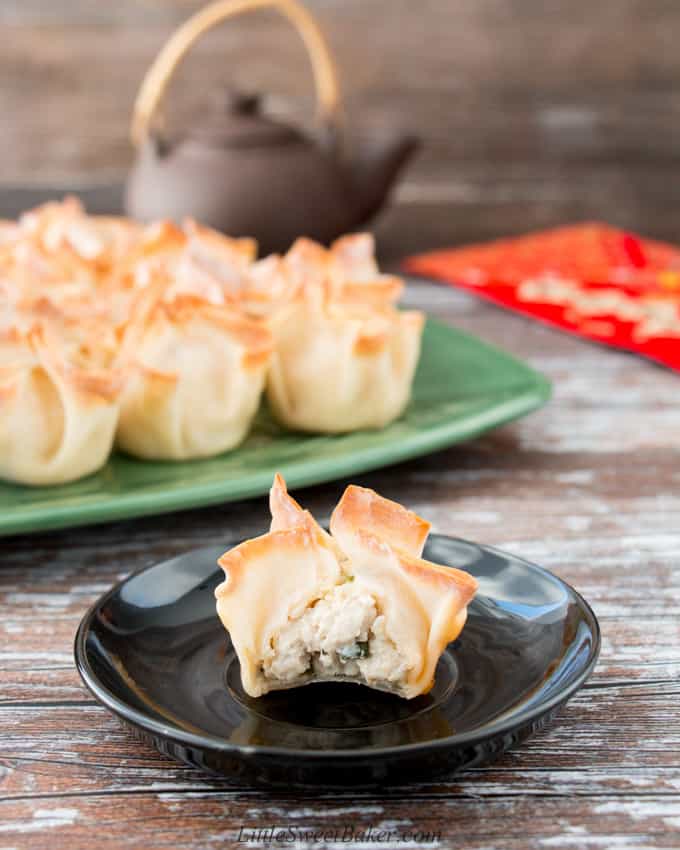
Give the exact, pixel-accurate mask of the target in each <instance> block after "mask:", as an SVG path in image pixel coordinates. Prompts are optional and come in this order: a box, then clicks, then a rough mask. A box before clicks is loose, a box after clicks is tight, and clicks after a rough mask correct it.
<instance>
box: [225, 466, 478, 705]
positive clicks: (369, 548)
mask: <svg viewBox="0 0 680 850" xmlns="http://www.w3.org/2000/svg"><path fill="white" fill-rule="evenodd" d="M270 505H271V511H272V528H271V531H270V532H269V533H268V534H265V535H263V536H262V537H256V538H254V539H252V540H247V541H246V542H245V543H242V544H240V545H239V546H237V547H235V548H234V549H231V550H230V551H228V552H226V553H225V554H224V555H223V556H222V557H221V558H220V559H219V563H220V565H221V566H222V567H223V569H224V571H225V574H226V578H225V581H224V582H223V583H222V584H220V585H219V586H218V587H217V589H216V590H215V596H216V598H217V613H218V615H219V617H220V619H221V620H222V623H223V624H224V626H225V628H226V629H227V630H228V632H229V635H230V638H231V641H232V644H233V646H234V649H235V651H236V653H237V655H238V658H239V661H240V664H241V680H242V683H243V687H244V689H245V690H246V692H247V693H248V694H250V696H253V697H257V696H261V695H262V694H265V693H267V692H268V691H271V690H279V689H282V688H289V687H296V686H298V685H304V684H307V683H309V682H313V681H353V682H359V683H363V684H367V685H369V686H370V687H374V688H378V689H381V690H386V691H389V692H391V693H396V694H398V695H400V696H403V697H406V698H408V699H411V698H413V697H415V696H418V695H420V694H423V693H426V692H427V691H428V690H429V689H430V688H431V687H432V684H433V681H434V671H435V667H436V665H437V661H438V660H439V657H440V655H441V653H442V652H443V650H444V648H445V647H446V645H447V644H448V643H450V642H451V641H452V640H454V639H455V638H456V637H457V636H458V634H459V633H460V631H461V629H462V628H463V626H464V624H465V619H466V616H467V604H468V603H469V601H470V600H471V599H472V597H473V596H474V594H475V592H476V589H477V582H476V581H475V579H474V578H472V576H470V575H469V574H468V573H465V572H463V571H461V570H456V569H451V568H448V567H441V566H438V565H436V564H432V563H429V562H428V561H424V560H422V559H421V558H420V553H421V551H422V548H423V545H424V542H425V539H426V537H427V533H428V531H429V524H428V523H426V522H425V521H424V520H422V519H420V517H418V516H416V515H415V514H414V513H412V512H411V511H408V510H406V509H405V508H403V507H401V506H400V505H398V504H396V503H395V502H391V501H389V500H387V499H383V498H381V497H380V496H378V495H377V494H376V493H374V492H373V491H372V490H366V489H364V488H361V487H355V486H350V487H348V488H347V489H346V491H345V494H344V495H343V497H342V499H341V500H340V502H339V504H338V506H337V507H336V509H335V511H334V512H333V516H332V518H331V534H330V535H329V534H328V533H326V532H325V531H323V530H322V529H321V528H320V527H319V526H318V525H317V524H316V522H315V521H314V519H313V518H312V516H311V515H310V514H309V513H308V512H307V511H304V510H302V508H300V506H299V505H298V504H297V503H296V502H295V501H294V500H293V499H291V498H290V496H288V494H287V492H286V489H285V483H284V481H283V479H282V478H281V477H280V476H276V478H275V480H274V485H273V487H272V490H271V496H270ZM362 606H363V609H364V611H365V612H367V613H368V619H366V618H364V620H365V622H362V621H361V608H362ZM321 609H323V610H322V613H321V615H319V616H317V614H318V612H319V610H321ZM357 612H359V614H357ZM354 650H356V652H355V651H354Z"/></svg>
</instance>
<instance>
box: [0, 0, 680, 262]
mask: <svg viewBox="0 0 680 850" xmlns="http://www.w3.org/2000/svg"><path fill="white" fill-rule="evenodd" d="M201 5H202V4H201V3H199V2H195V0H116V2H110V3H109V2H107V3H104V2H91V1H90V2H87V0H61V2H54V0H3V2H2V4H1V5H0V26H1V28H2V45H1V46H2V49H1V50H0V116H2V119H1V123H0V187H1V186H8V185H17V184H20V185H21V184H26V183H32V184H44V183H46V182H49V183H53V184H54V183H57V184H60V185H63V186H68V187H71V186H82V185H90V184H99V183H107V182H111V181H120V180H121V178H122V177H123V175H124V174H125V171H126V168H127V166H128V164H129V162H130V158H131V154H132V151H131V148H130V145H129V143H128V138H127V132H128V124H129V118H130V112H131V106H132V102H133V100H134V96H135V93H136V90H137V87H138V85H139V83H140V81H141V78H142V75H143V73H144V71H145V70H146V68H147V67H148V65H149V64H150V62H151V61H152V59H153V58H154V56H155V55H156V52H157V51H158V49H159V48H160V47H161V45H162V44H163V42H164V40H165V39H166V38H167V36H168V35H169V34H170V32H171V31H172V30H173V28H174V27H175V26H176V25H177V24H179V23H180V22H181V21H182V20H183V19H184V18H185V17H187V16H188V15H189V14H190V13H191V12H193V11H195V10H196V9H197V8H199V7H200V6H201ZM307 5H308V6H309V7H310V8H311V9H312V10H313V11H314V12H315V13H316V14H317V15H318V18H319V20H320V21H321V23H322V25H323V27H324V29H325V31H326V32H327V34H328V36H329V39H330V41H331V43H332V46H333V48H334V52H335V54H336V57H337V61H338V65H339V68H340V71H341V76H342V82H343V89H344V93H345V99H346V105H347V111H348V114H349V117H350V124H351V125H352V126H354V127H355V126H358V125H359V124H360V123H368V124H381V123H387V122H390V121H395V122H398V123H400V124H402V125H403V126H404V127H406V128H410V129H413V130H415V131H417V132H419V133H420V134H421V135H422V136H423V137H424V139H425V142H426V147H425V149H424V151H423V152H422V154H421V155H420V157H419V159H418V160H417V162H416V163H414V165H413V167H412V168H411V169H410V170H409V172H408V175H407V177H406V179H405V181H404V182H403V183H402V184H401V185H400V187H399V189H398V192H397V195H396V198H397V200H398V202H399V203H398V205H397V206H396V208H395V209H393V210H392V211H391V212H390V213H388V214H387V216H386V217H384V218H383V219H382V221H381V224H380V227H379V232H380V233H381V234H382V235H383V237H384V239H388V240H389V239H390V238H391V236H390V235H391V234H394V233H396V232H399V233H400V237H399V246H398V247H399V248H400V249H401V250H402V251H406V250H413V249H415V248H420V247H424V246H429V245H436V244H444V243H447V242H461V241H465V240H468V239H478V238H484V237H486V236H491V235H500V234H503V233H509V232H519V231H522V230H527V229H530V228H534V227H541V226H546V225H550V224H556V223H561V222H567V221H575V220H579V219H585V218H599V219H607V220H609V221H610V222H612V223H614V224H619V225H623V226H626V227H632V228H636V229H638V230H639V231H641V232H643V233H647V234H650V235H654V236H658V237H664V238H669V239H678V238H680V145H679V144H678V127H679V126H680V94H678V91H677V90H678V80H679V79H680V47H679V45H680V38H679V36H680V3H679V2H677V0H597V2H592V0H570V2H567V0H563V2H557V1H556V0H418V2H416V1H415V0H307ZM226 84H232V85H237V86H241V87H245V88H248V89H253V88H255V89H258V88H259V89H263V90H266V91H271V92H274V93H275V97H273V98H272V101H271V104H270V105H271V106H272V107H273V108H275V109H279V110H282V109H283V110H286V109H289V108H290V105H291V104H290V98H293V103H294V108H295V109H296V110H297V111H299V112H300V113H301V114H302V115H311V113H312V107H313V100H312V87H311V78H310V74H309V68H308V64H307V60H306V58H305V55H304V52H303V49H302V47H301V42H299V40H298V39H297V36H296V35H295V34H294V33H293V31H292V30H291V29H290V28H289V26H288V24H287V23H285V22H284V21H283V20H282V19H280V18H278V16H277V15H276V14H275V13H273V12H258V13H255V14H250V15H248V16H244V17H241V18H239V19H236V20H234V21H231V22H227V23H225V24H223V25H222V26H221V27H219V28H218V29H217V30H216V31H214V32H213V33H211V34H210V35H209V36H208V37H207V38H206V39H205V40H204V41H202V42H200V43H199V45H198V46H197V47H196V48H195V50H194V51H193V52H192V54H191V55H190V57H189V59H188V60H187V62H186V63H185V64H184V65H183V66H182V69H181V73H180V74H179V75H178V77H177V79H176V82H175V84H174V85H173V87H172V90H171V92H170V96H169V98H168V101H167V108H166V113H167V114H168V116H170V117H171V119H172V121H173V122H174V123H175V124H176V125H181V123H182V121H183V120H186V116H187V114H188V113H190V112H191V111H192V110H199V111H200V108H201V107H202V106H204V105H205V104H206V103H208V102H209V101H210V100H211V99H212V100H213V101H215V100H219V93H220V91H221V87H223V86H224V85H226ZM676 173H677V174H678V176H677V178H676V176H675V175H676ZM414 207H417V208H418V209H422V212H423V219H424V220H427V233H426V234H425V233H419V232H418V223H417V222H418V219H419V216H417V215H415V216H414V214H413V213H414ZM435 208H436V210H437V214H436V215H434V214H433V213H434V210H435ZM404 217H408V221H409V222H415V223H414V224H413V225H412V226H411V225H410V226H409V227H408V228H404V226H403V223H404V222H403V221H402V219H403V218H404ZM405 230H406V231H407V233H406V234H405V233H404V231H405ZM396 247H397V246H394V248H396Z"/></svg>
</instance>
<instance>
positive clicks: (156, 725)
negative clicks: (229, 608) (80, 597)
mask: <svg viewBox="0 0 680 850" xmlns="http://www.w3.org/2000/svg"><path fill="white" fill-rule="evenodd" d="M436 538H439V539H445V540H448V541H451V542H454V543H463V544H466V545H472V546H475V547H477V548H479V549H483V550H485V551H488V552H492V553H494V554H496V555H500V556H501V557H503V558H505V559H510V560H512V561H514V562H516V563H517V562H519V563H521V564H522V565H523V566H525V567H528V568H529V569H530V570H531V571H534V572H538V573H540V574H541V575H544V576H548V577H550V578H551V579H554V580H556V581H557V582H559V584H560V585H562V586H563V587H565V588H566V589H567V591H568V592H569V593H570V595H571V596H572V597H573V598H574V599H575V600H576V602H577V603H578V604H579V606H580V609H581V611H582V612H583V613H584V614H585V618H586V620H587V621H588V623H589V626H590V629H591V635H592V637H593V643H592V646H591V649H590V652H589V655H588V658H587V660H586V662H585V663H584V665H583V667H582V668H581V670H580V672H579V674H578V675H577V676H576V678H575V679H573V680H572V681H571V682H570V683H569V684H568V685H567V686H566V687H564V688H562V689H561V690H560V691H559V692H558V693H556V694H555V695H553V697H551V698H550V699H549V700H546V701H543V702H540V703H539V704H538V705H536V706H534V707H533V708H531V709H523V710H520V711H519V712H517V713H514V714H510V716H509V717H508V716H507V712H504V713H503V714H502V715H501V717H500V718H499V719H498V720H496V721H494V722H493V723H492V724H491V726H486V727H485V728H484V731H478V730H471V731H470V732H465V733H460V734H454V735H449V736H447V737H445V738H436V739H434V740H431V741H426V742H415V743H410V744H402V745H396V746H387V747H357V748H355V749H349V750H347V749H340V750H338V749H327V750H314V749H311V750H310V749H299V748H295V747H280V746H271V745H264V746H263V745H257V744H234V743H231V742H229V741H227V740H226V739H224V738H220V737H218V736H214V735H210V734H209V733H205V734H196V733H193V732H188V731H185V730H183V729H179V728H178V727H175V726H170V725H166V724H164V723H162V722H161V721H157V720H155V719H154V718H151V717H149V716H148V715H146V714H145V713H143V712H141V711H139V710H138V709H136V708H133V707H130V706H129V705H128V704H127V703H125V702H123V701H122V700H120V699H119V698H118V697H117V696H116V695H115V694H113V693H112V692H111V691H109V690H108V689H107V688H106V687H105V686H104V685H102V684H101V683H100V681H99V679H98V678H97V677H96V676H95V674H94V673H93V671H92V668H91V666H90V664H89V662H88V658H87V651H86V638H87V632H88V630H89V628H90V626H91V622H92V620H93V619H94V616H95V614H96V612H97V610H98V609H99V608H100V607H101V606H102V605H103V604H104V603H105V602H106V601H107V600H108V599H109V598H110V597H111V596H113V595H114V594H115V593H116V592H117V591H118V590H119V589H120V588H121V587H122V586H123V585H124V584H125V583H126V582H128V581H129V580H130V579H132V578H134V577H136V576H138V575H140V574H142V573H144V572H146V571H147V570H150V569H153V568H154V567H157V566H159V564H162V563H165V561H160V562H156V563H153V564H147V565H146V566H144V567H141V568H140V569H138V570H134V571H133V572H131V573H130V574H129V575H128V576H126V577H125V578H123V579H121V580H120V581H118V582H116V583H115V584H114V585H113V586H112V587H111V588H110V589H109V590H108V591H106V593H104V594H102V596H100V597H99V598H98V599H97V600H96V601H95V602H94V603H93V604H92V605H91V606H90V607H89V609H88V610H87V612H86V613H85V615H84V616H83V618H82V620H81V621H80V624H79V625H78V629H77V631H76V635H75V638H74V643H73V655H74V661H75V666H76V669H77V671H78V674H79V676H80V678H81V680H82V682H83V684H84V685H85V687H86V688H87V690H88V691H89V693H90V694H91V695H92V696H93V697H94V698H95V700H97V701H98V702H99V703H100V704H102V705H103V706H104V707H105V708H107V709H108V710H109V711H111V712H113V713H114V714H116V715H117V716H118V717H120V718H121V719H122V720H124V721H125V722H126V723H129V724H131V725H132V726H136V727H137V728H139V729H141V730H143V731H144V732H145V733H147V734H150V735H152V736H159V737H161V738H163V739H166V740H170V741H172V742H174V743H177V744H179V745H181V746H189V747H191V746H193V747H200V748H203V749H211V750H212V751H214V752H219V753H220V754H227V755H233V756H235V757H238V758H249V757H255V756H257V757H260V756H262V757H273V758H281V757H288V758H291V759H295V760H306V761H310V762H318V761H324V760H326V761H327V760H340V761H351V760H352V759H354V760H356V759H364V758H372V757H373V758H390V757H392V758H398V757H399V756H401V755H408V754H409V753H411V754H412V753H414V752H419V751H422V752H428V753H429V752H433V751H440V750H445V749H451V748H455V747H459V746H468V745H474V744H476V743H479V742H481V741H485V740H487V739H489V738H490V737H494V738H496V737H498V736H501V735H506V734H510V733H512V732H514V731H515V730H516V729H517V728H519V727H522V726H525V725H527V724H533V723H534V722H535V721H537V720H539V719H540V718H542V717H545V716H549V715H550V714H551V713H552V712H553V711H555V710H557V709H558V708H559V707H560V706H561V705H563V704H564V703H565V702H567V701H568V700H569V699H571V697H573V696H574V694H575V693H576V692H577V691H579V690H580V689H581V688H582V687H583V685H584V684H585V682H586V681H587V680H588V678H589V677H590V676H591V674H592V672H593V670H594V669H595V667H596V665H597V662H598V659H599V655H600V650H601V645H602V633H601V628H600V624H599V621H598V619H597V616H596V615H595V612H594V611H593V609H592V607H591V606H590V604H589V603H588V602H587V601H586V599H585V598H584V597H583V596H582V595H581V594H580V593H579V592H578V591H577V590H576V589H575V588H574V587H573V586H572V585H570V584H569V583H568V582H566V581H565V580H564V579H562V578H561V577H560V576H558V575H556V574H555V573H553V572H552V571H551V570H548V569H546V568H545V567H541V566H539V565H538V564H534V563H532V562H531V561H527V560H526V559H525V558H522V557H520V556H518V555H514V554H512V553H511V552H507V551H505V550H503V549H499V548H498V547H496V546H489V545H486V544H484V543H477V542H475V541H473V540H466V539H465V538H462V537H454V536H452V535H449V534H431V535H430V539H436ZM227 545H229V544H227ZM215 548H217V547H215V546H203V547H199V548H197V549H190V550H188V551H187V552H183V553H180V554H179V555H176V556H174V557H173V558H168V559H166V560H167V561H171V560H174V558H177V557H180V558H181V557H186V556H187V555H190V554H191V553H195V552H201V551H204V550H206V549H211V550H214V549H215ZM215 616H217V615H215Z"/></svg>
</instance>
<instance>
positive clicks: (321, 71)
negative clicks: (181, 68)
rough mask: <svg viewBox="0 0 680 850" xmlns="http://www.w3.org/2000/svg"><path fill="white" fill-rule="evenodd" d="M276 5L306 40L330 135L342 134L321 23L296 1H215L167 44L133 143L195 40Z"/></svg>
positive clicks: (136, 118) (151, 75) (140, 106)
mask: <svg viewBox="0 0 680 850" xmlns="http://www.w3.org/2000/svg"><path fill="white" fill-rule="evenodd" d="M266 8H271V9H276V10H278V11H279V12H280V13H281V14H282V15H283V16H284V17H286V18H288V20H289V21H290V22H291V23H292V24H293V25H294V26H295V28H296V29H297V31H298V33H299V34H300V36H301V37H302V40H303V41H304V43H305V47H306V48H307V52H308V54H309V58H310V61H311V63H312V70H313V72H314V82H315V85H316V97H317V113H318V117H319V119H320V120H321V121H322V122H323V123H324V124H325V125H326V126H327V127H328V129H329V130H330V132H331V138H335V137H337V135H339V132H338V131H339V127H340V123H341V121H340V91H339V85H338V75H337V71H336V68H335V63H334V61H333V58H332V56H331V53H330V50H329V47H328V44H327V42H326V39H325V38H324V36H323V34H322V32H321V30H320V29H319V26H318V24H317V23H316V21H315V20H314V18H313V17H312V15H311V14H310V12H308V11H307V9H305V8H304V6H302V5H301V4H300V3H298V2H297V0H216V2H214V3H210V4H209V5H208V6H206V7H205V8H203V9H201V10H200V11H199V12H197V13H196V14H195V15H192V16H191V17H190V18H189V19H188V20H186V21H185V22H184V23H183V24H182V25H181V26H180V27H179V28H178V29H177V30H175V32H174V33H173V34H172V35H171V36H170V38H169V39H168V41H167V42H166V43H165V45H164V46H163V48H162V49H161V52H160V53H159V54H158V56H157V57H156V59H155V61H154V63H153V64H152V65H151V67H150V68H149V70H148V71H147V72H146V75H145V77H144V79H143V81H142V85H141V87H140V89H139V92H138V94H137V98H136V100H135V105H134V111H133V115H132V125H131V128H130V136H131V138H132V143H133V144H134V145H140V144H141V143H142V142H144V140H145V139H146V138H147V137H148V135H149V132H150V128H151V123H152V119H153V116H154V114H155V112H156V110H157V108H158V106H159V104H160V101H161V99H162V97H163V94H164V92H165V89H166V87H167V85H168V83H169V82H170V78H171V76H172V74H173V73H174V71H175V69H176V68H177V66H178V65H179V63H180V62H181V61H182V59H183V58H184V56H185V54H186V53H187V52H188V51H189V49H190V48H191V46H192V45H193V44H194V42H195V41H196V40H197V39H198V38H200V36H201V35H203V33H205V32H206V31H207V30H209V29H211V28H212V27H213V26H215V25H216V24H218V23H220V22H221V21H223V20H225V19H226V18H230V17H232V16H234V15H238V14H240V13H241V12H249V11H253V10H254V9H266Z"/></svg>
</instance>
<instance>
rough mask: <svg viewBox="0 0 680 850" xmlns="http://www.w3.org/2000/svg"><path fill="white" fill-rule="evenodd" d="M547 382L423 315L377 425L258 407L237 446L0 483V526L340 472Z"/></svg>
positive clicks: (490, 420) (470, 423) (199, 500)
mask: <svg viewBox="0 0 680 850" xmlns="http://www.w3.org/2000/svg"><path fill="white" fill-rule="evenodd" d="M549 396H550V384H549V383H548V381H547V380H546V379H545V378H544V377H543V376H542V375H539V374H538V373H537V372H534V371H533V370H532V369H530V368H529V367H528V366H526V365H525V364H524V363H522V362H520V361H519V360H515V359H514V358H513V357H510V356H509V355H507V354H505V353H503V352H502V351H499V350H498V349H496V348H493V347H492V346H490V345H487V344H485V343H483V342H481V341H480V340H478V339H475V338H474V337H471V336H468V335H467V334H464V333H461V331H458V330H455V329H454V328H452V327H449V326H447V325H443V324H440V323H439V322H435V321H433V320H428V322H427V326H426V328H425V334H424V337H423V351H422V356H421V359H420V364H419V366H418V372H417V374H416V379H415V386H414V391H413V399H412V401H411V404H410V405H409V407H408V409H407V411H406V413H405V414H404V416H402V417H401V419H399V420H398V421H397V422H395V423H393V424H392V425H390V426H389V427H387V428H384V429H383V430H381V431H359V432H356V433H353V434H344V435H340V436H322V435H318V436H314V435H307V434H298V433H292V432H290V431H286V430H285V429H283V428H281V427H280V426H278V425H277V424H276V423H275V422H273V421H272V419H271V418H270V417H269V415H268V414H267V411H266V410H264V409H263V410H261V411H260V413H259V414H258V417H257V421H256V423H255V427H254V428H253V430H252V432H251V434H250V436H249V437H248V439H247V440H246V441H245V443H243V444H242V445H241V446H239V448H237V449H234V450H233V451H231V452H227V453H225V454H223V455H219V456H218V457H214V458H210V459H208V460H199V461H186V462H182V463H171V462H162V463H159V462H150V461H141V460H135V459H133V458H130V457H127V456H124V455H120V454H114V455H113V456H112V457H111V459H110V460H109V462H108V463H107V464H106V466H105V467H104V468H103V469H101V470H100V471H99V472H97V473H95V474H94V475H90V476H89V477H87V478H83V479H82V480H80V481H76V482H75V483H73V484H64V485H61V486H58V487H23V486H18V485H13V484H4V483H0V535H4V534H11V533H15V532H20V531H24V532H25V531H39V530H42V529H48V528H64V527H67V526H75V525H85V524H87V523H94V522H102V521H105V520H113V519H121V518H123V517H135V516H142V515H144V514H160V513H164V512H167V511H174V510H178V509H179V508H193V507H198V506H200V505H210V504H214V503H216V502H228V501H234V500H236V499H243V498H246V497H248V496H257V495H260V494H262V493H265V492H266V491H267V490H268V489H269V487H270V486H271V482H272V477H273V475H274V473H275V472H276V471H277V470H278V471H279V472H281V473H282V474H283V475H284V476H285V478H286V480H287V481H288V484H289V486H290V487H293V488H294V487H301V486H304V485H307V484H316V483H319V482H321V481H332V480H334V479H336V478H345V477H347V476H349V475H353V474H355V473H358V472H364V471H366V470H369V469H376V468H378V467H381V466H386V465H388V464H390V463H396V462H397V461H400V460H405V459H407V458H412V457H417V456H418V455H423V454H426V453H427V452H432V451H435V450H436V449H440V448H442V447H444V446H448V445H451V444H452V443H456V442H460V441H461V440H466V439H468V438H470V437H474V436H476V435H477V434H480V433H482V432H483V431H486V430H488V429H489V428H493V427H495V426H496V425H501V424H502V423H504V422H508V421H510V420H512V419H516V418H517V417H519V416H522V415H523V414H525V413H528V412H529V411H530V410H534V409H535V408H537V407H539V406H540V405H542V404H543V403H544V402H545V401H547V399H548V398H549Z"/></svg>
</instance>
